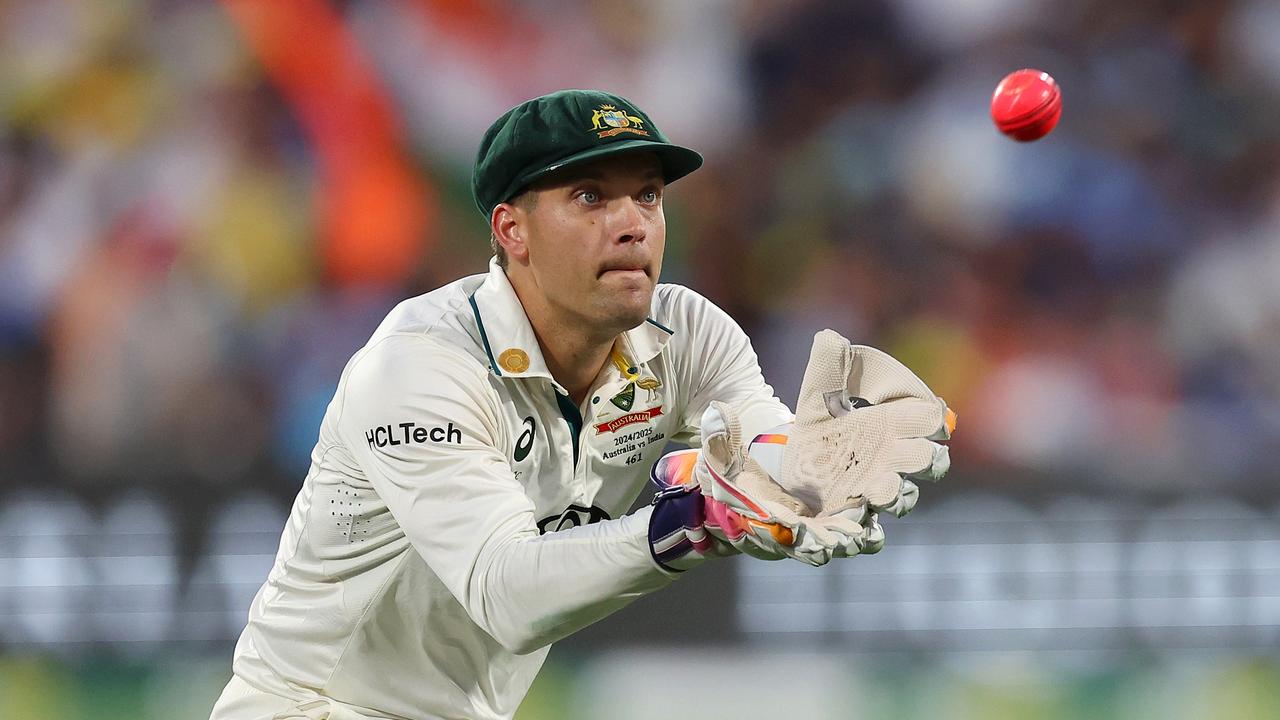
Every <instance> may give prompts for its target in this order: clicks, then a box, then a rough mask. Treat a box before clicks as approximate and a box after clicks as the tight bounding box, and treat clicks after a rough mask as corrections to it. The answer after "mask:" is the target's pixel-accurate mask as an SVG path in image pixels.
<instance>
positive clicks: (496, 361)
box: [468, 258, 675, 378]
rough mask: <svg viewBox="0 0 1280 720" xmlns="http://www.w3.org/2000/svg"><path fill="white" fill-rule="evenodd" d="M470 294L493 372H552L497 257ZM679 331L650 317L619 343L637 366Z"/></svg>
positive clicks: (523, 374)
mask: <svg viewBox="0 0 1280 720" xmlns="http://www.w3.org/2000/svg"><path fill="white" fill-rule="evenodd" d="M468 300H469V301H470V304H471V312H472V313H473V314H474V316H475V320H476V327H477V328H478V329H479V330H480V342H481V344H483V345H484V351H485V354H486V356H487V357H488V360H489V371H490V372H492V373H493V374H494V375H497V376H499V377H545V378H550V377H551V373H550V371H548V370H547V363H546V360H545V359H544V358H543V357H542V348H541V347H540V346H539V345H538V337H537V335H535V334H534V332H533V326H532V325H530V324H529V317H528V316H527V315H525V312H524V306H523V305H521V304H520V298H519V297H518V296H517V295H516V291H515V288H513V287H511V281H510V280H509V279H508V278H507V273H506V271H504V270H503V269H502V268H501V267H499V266H498V261H497V259H496V258H493V259H491V260H490V261H489V274H488V276H487V277H486V278H485V280H484V282H483V283H481V284H480V287H478V288H476V291H475V292H474V293H472V294H471V296H470V297H469V298H468ZM674 334H675V331H674V330H672V329H671V328H668V327H667V326H665V325H663V324H661V323H659V322H658V321H657V320H654V319H653V318H651V317H650V318H647V319H645V321H644V322H643V323H640V324H639V325H638V326H636V327H634V328H631V329H630V330H627V331H626V332H624V333H622V335H621V336H620V337H621V343H620V345H621V346H622V348H621V349H622V352H623V354H624V356H625V357H626V359H627V360H629V361H630V362H631V363H632V364H634V365H636V366H638V365H641V364H643V363H646V362H649V361H650V360H652V359H653V358H655V357H657V356H658V353H660V352H662V349H663V348H664V347H666V344H667V341H668V340H670V339H671V336H672V335H674Z"/></svg>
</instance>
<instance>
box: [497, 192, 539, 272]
mask: <svg viewBox="0 0 1280 720" xmlns="http://www.w3.org/2000/svg"><path fill="white" fill-rule="evenodd" d="M527 222H528V213H526V212H525V211H524V210H522V209H521V208H518V207H516V206H515V205H513V204H511V203H498V206H497V207H495V208H494V209H493V213H492V214H490V215H489V231H490V232H492V233H493V238H494V240H495V241H496V242H497V243H498V245H499V246H501V247H502V249H503V250H505V251H506V253H507V258H508V259H509V260H514V261H515V262H518V263H521V264H524V263H526V262H528V260H529V248H528V246H527V245H526V244H525V233H524V231H525V224H526V223H527Z"/></svg>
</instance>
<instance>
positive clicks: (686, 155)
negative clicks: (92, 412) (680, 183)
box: [504, 140, 702, 202]
mask: <svg viewBox="0 0 1280 720" xmlns="http://www.w3.org/2000/svg"><path fill="white" fill-rule="evenodd" d="M626 152H651V153H653V154H654V155H657V156H658V162H660V163H662V179H663V182H665V183H666V184H668V185H670V184H671V183H673V182H675V181H676V180H679V179H680V178H682V177H684V176H685V175H688V174H689V173H691V172H693V171H694V170H697V169H698V168H700V167H702V155H700V154H698V153H697V152H696V151H694V150H690V149H689V148H687V147H681V146H679V145H672V144H671V143H663V142H653V141H652V140H627V141H625V142H614V143H609V144H608V145H604V146H602V147H595V148H591V149H590V150H584V151H582V152H580V153H578V154H577V155H570V156H569V157H567V158H564V159H562V160H558V161H556V162H554V163H552V164H551V165H547V166H546V167H543V168H539V169H537V170H534V171H532V172H529V173H525V174H524V175H522V176H521V177H520V178H519V179H518V180H517V181H516V183H515V186H514V188H513V189H512V191H511V192H510V193H509V194H508V196H507V200H509V199H511V198H512V197H515V196H516V195H517V194H519V193H520V192H521V191H522V190H524V189H525V188H527V187H528V186H529V185H531V184H533V183H535V182H537V181H538V180H540V179H542V178H544V177H546V176H547V175H550V174H551V173H553V172H556V171H557V170H563V169H564V168H567V167H573V166H574V165H581V164H583V163H585V162H590V161H592V160H598V159H600V158H602V157H609V156H610V155H618V154H621V153H626ZM504 202H505V200H504Z"/></svg>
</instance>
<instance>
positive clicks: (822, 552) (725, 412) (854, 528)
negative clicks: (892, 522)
mask: <svg viewBox="0 0 1280 720" xmlns="http://www.w3.org/2000/svg"><path fill="white" fill-rule="evenodd" d="M694 477H695V478H696V479H697V481H698V485H699V487H701V488H702V492H703V494H704V495H709V496H710V497H712V498H714V499H715V500H718V501H720V502H722V503H724V504H725V505H726V506H728V508H729V509H730V510H732V511H733V512H734V513H736V514H737V515H739V516H741V517H742V518H743V519H744V520H746V524H747V529H749V530H750V538H752V539H753V540H754V541H756V542H757V543H758V544H760V545H764V546H765V547H768V548H769V549H771V550H774V551H776V552H781V553H782V554H784V555H786V556H787V557H790V558H794V559H796V560H800V561H801V562H805V563H808V564H810V565H814V566H817V565H823V564H825V563H827V562H829V561H830V560H831V559H832V558H838V557H853V556H854V555H860V554H870V553H874V552H878V551H879V550H880V548H881V547H883V546H884V531H883V530H882V529H881V528H880V524H879V522H878V520H877V518H876V515H875V513H874V512H872V511H871V510H870V509H869V508H868V507H867V505H866V504H865V503H863V504H859V505H855V506H851V507H844V508H839V509H838V510H836V511H833V512H825V513H817V512H813V511H812V509H811V508H809V507H806V506H805V504H804V503H803V502H802V501H800V500H799V499H798V498H797V497H796V496H794V495H792V494H791V493H789V492H787V490H786V489H785V488H784V487H782V486H781V485H779V484H778V483H777V482H776V481H775V480H774V479H773V478H772V477H771V476H770V474H769V473H768V472H767V471H766V470H765V469H764V467H763V466H761V464H760V463H759V462H758V461H757V460H756V459H755V458H753V457H751V456H750V454H749V453H748V451H747V447H746V445H745V443H744V442H743V440H742V428H741V425H740V423H739V420H738V416H737V413H736V412H735V411H734V410H733V408H731V407H730V406H728V405H726V404H724V403H719V402H713V403H711V406H710V407H709V408H707V410H706V412H704V413H703V414H702V451H701V453H700V454H699V459H698V462H697V463H696V464H695V466H694ZM744 552H748V551H747V550H744ZM753 554H754V553H753Z"/></svg>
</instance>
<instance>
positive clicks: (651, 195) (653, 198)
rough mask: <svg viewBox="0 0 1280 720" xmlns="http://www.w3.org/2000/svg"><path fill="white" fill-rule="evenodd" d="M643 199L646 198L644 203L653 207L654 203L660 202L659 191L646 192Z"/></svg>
mask: <svg viewBox="0 0 1280 720" xmlns="http://www.w3.org/2000/svg"><path fill="white" fill-rule="evenodd" d="M641 197H643V198H644V201H645V202H646V203H648V204H650V205H652V204H653V203H656V202H658V191H657V190H649V191H646V192H645V194H644V195H642V196H641Z"/></svg>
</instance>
